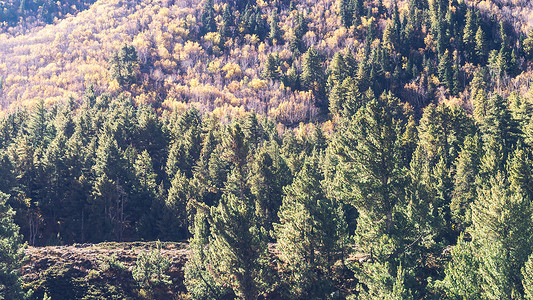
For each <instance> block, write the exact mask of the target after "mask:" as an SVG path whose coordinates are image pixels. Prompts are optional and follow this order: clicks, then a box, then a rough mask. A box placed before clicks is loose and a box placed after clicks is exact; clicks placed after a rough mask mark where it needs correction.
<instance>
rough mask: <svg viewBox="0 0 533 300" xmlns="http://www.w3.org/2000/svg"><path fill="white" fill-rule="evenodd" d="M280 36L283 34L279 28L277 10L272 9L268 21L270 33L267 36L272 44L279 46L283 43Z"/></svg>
mask: <svg viewBox="0 0 533 300" xmlns="http://www.w3.org/2000/svg"><path fill="white" fill-rule="evenodd" d="M282 36H283V32H282V30H281V28H279V17H278V10H277V9H274V10H272V16H271V19H270V33H269V34H268V39H269V40H270V41H271V42H272V43H273V44H275V43H279V44H281V43H282V42H283V40H282Z"/></svg>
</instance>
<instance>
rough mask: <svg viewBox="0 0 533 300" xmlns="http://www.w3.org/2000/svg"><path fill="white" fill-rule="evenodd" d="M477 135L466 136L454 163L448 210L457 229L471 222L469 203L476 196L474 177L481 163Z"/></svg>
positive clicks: (464, 227) (465, 226)
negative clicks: (453, 178) (452, 188)
mask: <svg viewBox="0 0 533 300" xmlns="http://www.w3.org/2000/svg"><path fill="white" fill-rule="evenodd" d="M481 155H482V153H481V145H480V140H479V137H478V136H477V135H476V136H468V137H467V138H466V139H465V142H464V145H463V148H462V150H461V152H460V154H459V157H458V159H457V163H456V173H455V184H454V190H453V193H452V201H451V203H450V210H451V212H452V217H453V220H454V222H455V224H456V225H457V226H458V228H457V230H458V231H462V230H464V229H466V228H467V227H469V226H470V224H471V222H472V211H471V208H470V207H471V205H472V203H473V202H474V200H475V199H476V198H477V185H476V177H477V174H478V172H479V168H480V164H481Z"/></svg>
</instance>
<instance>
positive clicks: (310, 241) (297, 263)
mask: <svg viewBox="0 0 533 300" xmlns="http://www.w3.org/2000/svg"><path fill="white" fill-rule="evenodd" d="M323 179H324V177H323V175H322V174H321V172H320V166H319V165H318V156H317V154H316V152H315V153H313V154H312V156H311V157H308V158H307V159H306V161H305V163H304V164H303V166H302V168H301V170H300V171H299V172H298V174H297V175H296V177H295V179H294V181H293V183H292V184H291V185H290V186H288V187H287V188H285V190H284V191H285V195H284V197H283V204H282V206H281V208H280V212H279V219H280V223H279V224H274V232H275V236H276V238H277V241H278V250H279V251H280V256H279V257H280V260H281V261H282V263H283V264H284V265H285V266H286V268H287V271H288V274H287V276H288V284H289V288H290V290H291V293H292V294H293V295H294V296H298V297H305V298H324V297H326V295H328V294H329V293H330V291H331V287H332V277H331V275H332V274H333V272H332V268H333V264H334V263H335V261H336V257H335V253H336V252H337V251H338V249H339V236H337V227H338V224H337V222H339V220H338V218H337V216H336V210H335V203H334V202H333V201H331V200H330V199H328V198H327V196H326V195H325V192H324V189H323V187H322V183H321V181H322V180H323Z"/></svg>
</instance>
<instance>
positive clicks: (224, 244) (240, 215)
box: [209, 125, 268, 299]
mask: <svg viewBox="0 0 533 300" xmlns="http://www.w3.org/2000/svg"><path fill="white" fill-rule="evenodd" d="M225 147H226V150H227V152H226V154H225V157H226V158H227V159H228V160H229V161H231V162H232V164H233V170H232V172H231V174H230V175H229V177H228V181H227V182H226V188H225V191H224V194H223V196H222V199H221V201H220V202H219V204H218V206H216V207H213V208H211V212H210V216H211V217H210V224H211V226H212V232H211V238H210V241H211V242H210V244H211V248H210V249H209V250H210V255H211V259H212V260H214V261H217V264H218V268H217V269H216V270H215V272H216V273H217V274H218V276H219V277H220V280H221V282H222V283H225V284H229V285H230V286H231V287H232V288H233V290H234V292H235V294H236V295H237V296H238V297H240V298H243V299H256V298H257V297H258V296H259V295H261V294H263V293H264V291H265V280H266V278H267V277H266V276H267V273H268V265H267V263H268V260H267V245H266V241H267V239H266V238H267V236H266V232H265V230H264V229H263V227H262V226H261V223H260V220H259V219H258V217H257V215H256V214H255V203H254V198H253V196H252V194H251V191H250V187H249V182H248V179H247V177H248V171H247V160H248V154H249V152H248V151H249V146H248V144H247V142H246V141H245V139H244V134H243V133H242V131H241V129H240V127H239V126H238V125H235V126H232V127H230V128H229V129H228V137H227V138H226V140H225Z"/></svg>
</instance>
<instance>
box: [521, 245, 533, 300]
mask: <svg viewBox="0 0 533 300" xmlns="http://www.w3.org/2000/svg"><path fill="white" fill-rule="evenodd" d="M522 276H523V279H522V286H523V287H524V294H525V298H526V299H527V300H531V299H533V254H531V255H530V256H529V259H528V260H527V262H526V263H525V265H524V267H523V268H522Z"/></svg>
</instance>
